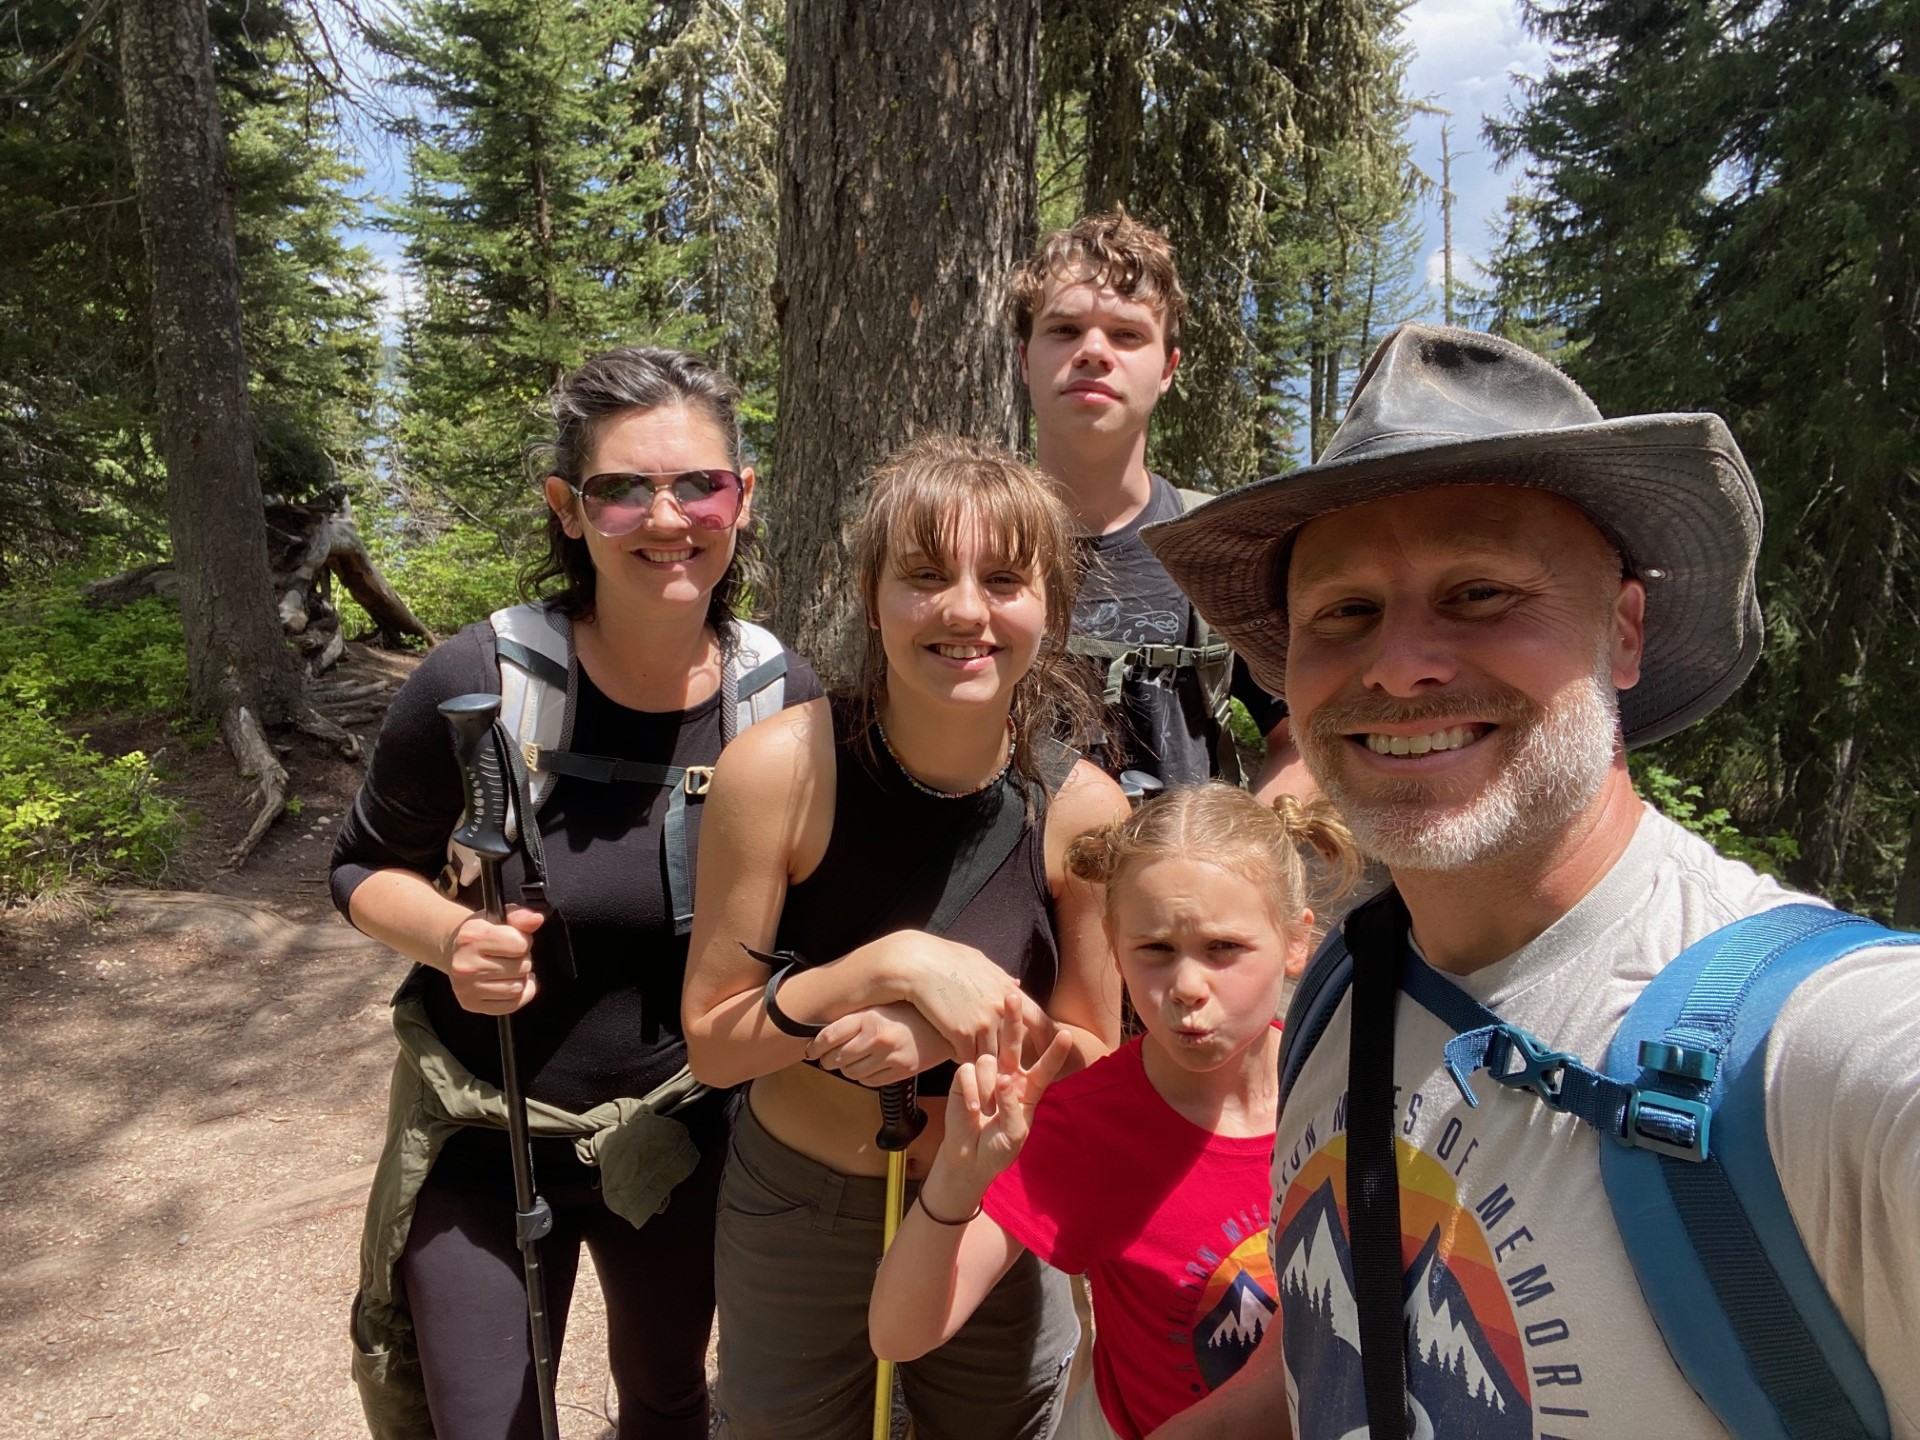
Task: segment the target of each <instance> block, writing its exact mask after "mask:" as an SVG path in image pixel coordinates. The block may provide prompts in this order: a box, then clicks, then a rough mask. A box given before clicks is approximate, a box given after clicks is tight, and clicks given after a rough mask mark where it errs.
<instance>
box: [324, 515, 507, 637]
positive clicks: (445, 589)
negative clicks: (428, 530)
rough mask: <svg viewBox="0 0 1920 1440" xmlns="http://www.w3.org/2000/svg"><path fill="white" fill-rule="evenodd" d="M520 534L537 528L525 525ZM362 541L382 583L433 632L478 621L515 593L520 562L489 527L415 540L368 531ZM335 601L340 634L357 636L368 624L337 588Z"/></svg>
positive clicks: (364, 614) (455, 528) (454, 529)
mask: <svg viewBox="0 0 1920 1440" xmlns="http://www.w3.org/2000/svg"><path fill="white" fill-rule="evenodd" d="M526 533H528V534H537V533H539V532H538V531H536V530H535V529H533V527H532V525H531V524H530V525H529V526H528V528H527V532H526ZM365 539H366V544H367V549H368V551H369V553H371V554H372V555H373V557H374V561H375V563H376V564H378V565H379V566H380V570H381V573H382V574H384V575H385V576H386V577H387V580H388V583H390V584H391V585H392V586H393V588H394V589H395V590H397V591H399V592H400V594H401V595H403V596H405V597H406V601H407V606H408V608H409V609H411V610H412V611H413V613H414V614H415V615H416V616H418V617H419V619H420V623H421V624H423V625H425V626H426V627H427V628H428V629H429V630H431V631H433V633H434V634H436V635H451V634H452V633H453V632H454V631H456V630H458V629H459V628H460V627H461V626H463V625H471V624H473V623H474V622H475V621H477V620H484V619H486V618H487V616H488V615H490V614H492V613H493V612H494V611H495V610H498V609H499V608H500V607H501V606H502V605H511V604H513V603H514V601H515V600H516V598H517V597H518V593H519V592H518V590H517V588H516V583H517V576H518V574H519V570H520V562H519V560H518V559H517V558H516V557H514V556H511V555H509V554H508V553H507V552H506V551H505V550H504V549H503V548H502V546H501V543H500V537H499V536H498V535H496V534H495V533H494V532H493V531H492V530H484V529H482V528H480V527H479V526H477V525H455V526H453V527H451V528H449V529H447V530H443V531H441V532H439V533H438V534H434V535H430V536H426V537H424V538H420V539H416V540H405V539H398V538H393V537H390V536H383V535H382V534H381V533H380V532H378V531H370V532H369V533H368V534H367V535H366V537H365ZM336 601H337V603H338V605H339V609H340V630H341V633H342V634H344V635H359V634H363V633H365V632H366V631H368V630H371V629H373V628H374V626H373V621H372V619H371V618H370V617H369V616H368V615H367V612H366V611H364V610H362V609H361V608H360V607H359V606H358V605H357V604H355V603H354V600H353V597H352V596H350V595H348V594H346V593H345V592H344V591H342V592H341V593H340V594H339V595H337V596H336Z"/></svg>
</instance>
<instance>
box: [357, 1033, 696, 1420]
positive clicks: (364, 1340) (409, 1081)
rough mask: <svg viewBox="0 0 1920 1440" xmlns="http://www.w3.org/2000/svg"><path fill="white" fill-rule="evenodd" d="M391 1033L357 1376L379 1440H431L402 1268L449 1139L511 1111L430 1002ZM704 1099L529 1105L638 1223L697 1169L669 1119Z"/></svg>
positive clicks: (363, 1271) (676, 1083) (676, 1081)
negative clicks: (393, 1041)
mask: <svg viewBox="0 0 1920 1440" xmlns="http://www.w3.org/2000/svg"><path fill="white" fill-rule="evenodd" d="M393 1029H394V1033H395V1034H396V1035H397V1036H398V1037H399V1040H400V1056H399V1058H398V1060H396V1061H395V1062H394V1067H393V1087H392V1092H391V1094H390V1096H389V1100H388V1105H387V1138H386V1145H385V1148H384V1149H383V1150H382V1151H381V1153H380V1163H379V1165H378V1166H376V1167H375V1170H374V1177H373V1190H372V1193H371V1194H370V1195H369V1196H368V1199H367V1221H366V1228H365V1229H364V1230H363V1231H362V1232H361V1237H360V1293H359V1294H358V1295H356V1296H355V1297H354V1301H353V1350H354V1354H353V1378H354V1383H355V1384H356V1385H357V1386H359V1388H360V1403H361V1405H362V1406H363V1407H364V1408H365V1410H366V1413H367V1428H368V1429H369V1430H370V1431H371V1432H372V1434H373V1440H433V1422H432V1420H431V1419H430V1418H429V1417H428V1414H427V1393H426V1386H425V1384H424V1382H423V1380H422V1377H421V1374H420V1360H419V1357H418V1355H417V1354H416V1353H415V1351H414V1343H413V1321H412V1319H411V1317H409V1316H408V1314H407V1311H406V1307H405V1303H404V1301H403V1300H401V1299H400V1298H399V1297H398V1296H397V1295H396V1293H395V1291H396V1286H395V1284H394V1274H395V1269H396V1267H397V1266H398V1264H399V1262H400V1254H401V1252H402V1251H403V1250H404V1249H405V1248H406V1244H407V1230H408V1227H409V1226H411V1225H412V1223H413V1210H414V1202H415V1201H416V1199H417V1198H418V1197H419V1194H420V1187H421V1186H422V1185H423V1184H425V1183H426V1178H427V1172H428V1171H429V1170H431V1169H432V1168H433V1162H434V1158H435V1157H436V1156H437V1155H438V1154H439V1153H440V1147H441V1146H442V1145H443V1144H445V1143H446V1140H447V1137H448V1136H449V1135H451V1134H453V1133H454V1131H455V1130H457V1129H459V1127H461V1126H462V1125H482V1126H486V1127H488V1128H490V1129H494V1130H504V1129H506V1128H507V1111H506V1106H505V1103H504V1102H503V1101H502V1099H501V1096H500V1091H499V1090H498V1088H496V1087H495V1086H493V1085H490V1084H488V1083H487V1082H486V1081H484V1080H481V1079H478V1078H477V1077H475V1076H474V1074H473V1073H472V1072H471V1071H469V1070H468V1069H467V1067H466V1066H464V1065H462V1064H461V1063H460V1062H459V1061H458V1060H456V1059H454V1057H453V1055H452V1053H451V1052H450V1051H448V1049H447V1047H446V1046H445V1045H444V1044H442V1043H441V1040H440V1037H439V1036H438V1035H436V1034H434V1032H433V1027H432V1026H431V1025H429V1024H428V1023H427V1016H426V1007H425V1005H424V1004H423V1003H422V1002H421V1001H419V1000H417V999H412V998H408V999H402V1000H400V1001H399V1002H398V1003H397V1004H395V1006H394V1007H393ZM705 1093H707V1092H706V1087H705V1086H704V1085H702V1084H700V1083H699V1082H698V1081H697V1080H695V1079H694V1078H693V1076H692V1075H691V1074H690V1073H688V1072H687V1071H686V1070H682V1071H681V1072H680V1073H679V1074H678V1075H675V1076H674V1077H673V1078H672V1079H671V1080H669V1081H667V1082H666V1083H665V1084H664V1085H661V1086H660V1087H659V1088H658V1089H656V1090H654V1091H652V1092H651V1093H650V1094H647V1095H645V1096H643V1097H641V1098H640V1099H638V1100H631V1099H622V1100H609V1101H607V1102H606V1103H604V1104H601V1105H596V1106H594V1107H593V1108H592V1109H591V1110H588V1111H585V1112H584V1113H582V1114H579V1115H575V1114H573V1113H572V1112H571V1111H567V1110H561V1109H559V1108H557V1107H555V1106H552V1105H546V1104H543V1103H542V1102H540V1101H538V1100H529V1101H528V1102H527V1128H528V1131H529V1133H530V1134H532V1135H533V1136H535V1137H536V1138H550V1137H571V1138H572V1139H573V1142H574V1149H575V1150H576V1151H577V1152H578V1154H579V1156H580V1158H581V1160H583V1161H584V1162H586V1163H587V1164H589V1165H597V1166H598V1167H599V1168H600V1193H601V1196H602V1198H603V1199H605V1201H606V1202H607V1206H608V1208H609V1209H611V1210H612V1211H613V1212H614V1213H615V1214H617V1215H620V1216H621V1217H623V1218H624V1219H626V1220H629V1221H631V1222H632V1223H633V1224H634V1225H635V1226H640V1225H644V1224H645V1223H646V1222H647V1221H648V1220H650V1219H651V1218H652V1217H653V1216H655V1215H657V1214H659V1213H660V1210H661V1208H662V1207H663V1206H664V1205H665V1204H666V1202H667V1196H668V1195H669V1194H670V1193H671V1192H672V1190H673V1187H674V1186H676V1185H678V1184H679V1183H680V1182H681V1181H682V1180H684V1179H686V1178H687V1176H689V1175H691V1174H692V1173H693V1170H694V1166H695V1165H696V1164H698V1163H699V1159H700V1152H699V1150H698V1149H697V1148H696V1147H695V1146H694V1143H693V1137H692V1136H691V1135H689V1134H688V1133H687V1128H686V1126H684V1125H682V1124H681V1123H680V1122H679V1121H678V1120H674V1119H671V1118H669V1117H670V1116H671V1115H672V1114H673V1113H674V1112H675V1111H677V1110H679V1109H681V1108H682V1107H684V1106H686V1105H688V1104H690V1103H691V1102H693V1101H694V1100H696V1099H698V1098H699V1097H700V1096H702V1095H704V1094H705Z"/></svg>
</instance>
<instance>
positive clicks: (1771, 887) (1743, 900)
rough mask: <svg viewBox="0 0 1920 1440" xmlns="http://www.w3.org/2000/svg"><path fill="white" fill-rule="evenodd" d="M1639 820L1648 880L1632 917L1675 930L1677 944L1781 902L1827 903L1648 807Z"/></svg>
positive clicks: (1690, 940)
mask: <svg viewBox="0 0 1920 1440" xmlns="http://www.w3.org/2000/svg"><path fill="white" fill-rule="evenodd" d="M1641 824H1642V825H1643V826H1644V827H1646V830H1647V834H1646V835H1645V836H1644V837H1637V838H1644V839H1645V840H1646V841H1647V842H1648V844H1649V846H1650V847H1651V848H1652V849H1653V851H1654V856H1653V857H1652V858H1653V859H1654V863H1653V865H1652V866H1651V867H1650V868H1651V870H1652V873H1653V883H1652V884H1651V886H1650V887H1649V889H1648V894H1647V897H1646V898H1647V901H1648V903H1647V904H1645V905H1644V906H1641V907H1637V913H1636V914H1635V915H1634V916H1633V917H1632V918H1633V919H1634V920H1636V921H1637V922H1638V923H1639V924H1640V925H1641V926H1643V927H1646V928H1650V929H1655V930H1662V931H1664V930H1667V929H1668V928H1669V927H1673V929H1674V930H1676V931H1677V933H1676V934H1674V936H1673V938H1674V939H1676V940H1678V941H1680V942H1681V946H1682V948H1684V946H1686V945H1691V944H1693V943H1694V942H1695V941H1696V940H1700V939H1702V938H1704V937H1705V936H1707V935H1710V934H1711V933H1713V932H1714V931H1715V930H1718V929H1720V928H1721V927H1722V926H1725V925H1731V924H1732V923H1733V922H1734V921H1736V920H1744V919H1746V918H1747V917H1748V916H1751V915H1760V914H1764V913H1765V912H1766V911H1768V910H1776V909H1778V908H1779V907H1780V906H1782V905H1824V904H1826V903H1827V902H1826V901H1824V900H1822V899H1820V898H1819V897H1818V896H1814V895H1808V894H1805V893H1804V892H1802V891H1798V890H1795V889H1793V888H1792V887H1790V886H1788V885H1786V884H1785V883H1783V882H1782V881H1781V880H1780V879H1779V878H1778V877H1777V876H1773V875H1769V874H1767V873H1765V872H1764V871H1760V870H1756V869H1755V868H1754V867H1753V866H1751V865H1749V864H1747V863H1746V862H1745V861H1742V860H1735V859H1733V858H1731V857H1730V856H1726V855H1722V854H1721V853H1720V852H1719V851H1718V850H1716V849H1714V848H1713V846H1712V845H1710V844H1708V843H1707V841H1706V840H1704V839H1703V838H1701V837H1700V836H1699V835H1696V834H1694V833H1693V832H1692V831H1690V830H1688V829H1686V828H1685V827H1684V826H1682V825H1680V824H1679V823H1677V822H1676V821H1674V820H1672V819H1670V818H1669V817H1668V816H1666V815H1664V814H1662V813H1661V812H1660V811H1659V810H1657V809H1655V808H1654V807H1652V806H1651V805H1650V806H1648V807H1647V813H1646V815H1645V817H1644V818H1643V819H1642V821H1641ZM1675 953H1676V954H1677V953H1678V951H1677V950H1676V951H1675ZM1669 958H1671V957H1669Z"/></svg>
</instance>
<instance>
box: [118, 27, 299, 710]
mask: <svg viewBox="0 0 1920 1440" xmlns="http://www.w3.org/2000/svg"><path fill="white" fill-rule="evenodd" d="M119 41H120V77H121V94H122V97H123V103H124V104H125V106H126V116H127V140H128V146H129V149H130V151H131V154H132V158H133V172H134V188H135V190H136V191H137V193H138V196H139V202H140V220H141V232H142V235H143V238H144V241H145V246H146V253H147V264H148V268H149V270H150V272H151V275H152V284H153V349H154V357H153V358H154V369H155V372H156V375H157V378H158V391H157V400H158V406H159V412H160V415H159V418H160V426H159V430H160V446H161V454H162V458H163V459H164V460H165V461H166V467H167V527H168V530H169V533H170V534H171V536H172V540H173V560H174V567H175V570H176V571H177V573H178V575H179V578H180V585H179V595H180V614H181V621H182V623H183V626H184V629H185V634H186V649H187V698H188V703H189V704H190V706H191V707H192V708H193V709H194V710H195V711H196V712H197V713H199V714H202V715H207V716H212V717H218V718H219V719H220V720H221V722H222V724H223V725H225V726H226V727H228V729H229V731H230V735H229V738H230V739H232V738H233V735H232V733H231V732H232V727H233V726H234V725H236V724H237V723H238V717H239V715H240V713H241V711H242V710H246V711H250V712H251V714H252V715H253V716H256V717H258V719H259V720H260V721H264V722H265V723H268V724H277V723H281V722H283V721H285V720H287V719H289V718H291V717H292V716H293V714H294V713H295V711H296V709H297V708H298V706H299V697H300V676H299V672H298V670H297V669H296V667H295V665H294V662H293V658H292V656H291V654H290V653H289V652H288V650H287V647H286V645H285V643H284V641H283V639H282V636H281V632H280V625H279V622H278V620H277V619H276V618H275V611H274V598H273V594H272V591H271V589H270V588H269V585H268V576H267V543H266V528H265V520H264V516H263V512H262V508H261V499H260V481H259V477H258V475H257V473H256V471H255V469H254V458H253V425H252V419H251V416H250V414H249V412H248V407H247V363H246V356H245V354H244V353H243V351H242V349H241V341H240V270H239V264H238V261H237V260H236V258H235V254H234V219H233V194H232V188H231V183H230V182H229V180H228V178H227V159H226V140H225V137H224V135H223V134H222V132H221V128H220V106H219V97H218V95H217V94H216V93H215V90H214V79H213V51H212V45H211V42H210V40H209V38H208V32H207V10H206V3H205V0H122V4H121V7H120V25H119Z"/></svg>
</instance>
